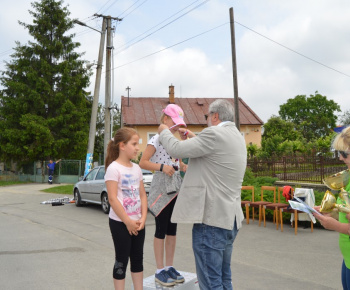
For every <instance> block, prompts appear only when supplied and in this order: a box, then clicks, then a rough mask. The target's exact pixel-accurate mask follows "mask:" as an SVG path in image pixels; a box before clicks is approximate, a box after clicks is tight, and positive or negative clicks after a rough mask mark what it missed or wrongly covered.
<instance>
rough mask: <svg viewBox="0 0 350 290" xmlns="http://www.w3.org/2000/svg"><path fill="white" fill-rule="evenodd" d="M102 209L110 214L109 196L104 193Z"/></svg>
mask: <svg viewBox="0 0 350 290" xmlns="http://www.w3.org/2000/svg"><path fill="white" fill-rule="evenodd" d="M101 207H102V211H103V212H104V213H105V214H107V213H109V209H110V207H111V206H110V205H109V202H108V195H107V193H106V192H104V193H102V196H101Z"/></svg>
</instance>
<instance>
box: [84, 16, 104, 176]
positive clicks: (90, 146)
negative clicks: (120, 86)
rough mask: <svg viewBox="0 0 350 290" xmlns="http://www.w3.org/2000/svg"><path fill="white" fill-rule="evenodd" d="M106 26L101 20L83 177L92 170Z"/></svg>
mask: <svg viewBox="0 0 350 290" xmlns="http://www.w3.org/2000/svg"><path fill="white" fill-rule="evenodd" d="M106 26H107V22H106V19H103V21H102V31H101V32H100V33H101V39H100V49H99V53H98V61H97V69H96V81H95V90H94V98H93V100H92V108H91V120H90V131H89V140H88V149H87V154H86V163H85V171H84V176H85V175H86V174H88V173H89V172H90V170H91V169H92V162H93V159H94V158H93V155H94V146H95V136H96V121H97V111H98V100H99V94H100V85H101V73H102V61H103V48H104V46H105V39H106Z"/></svg>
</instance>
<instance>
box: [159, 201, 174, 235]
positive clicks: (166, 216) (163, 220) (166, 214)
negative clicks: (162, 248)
mask: <svg viewBox="0 0 350 290" xmlns="http://www.w3.org/2000/svg"><path fill="white" fill-rule="evenodd" d="M176 199H177V197H175V198H174V199H173V200H172V201H171V202H169V204H168V205H167V206H166V207H165V208H164V209H163V210H162V211H161V213H160V214H159V215H158V216H157V217H156V218H155V219H156V232H155V234H154V237H156V238H157V239H161V240H163V239H165V235H168V236H176V229H177V224H174V223H172V222H171V221H170V219H171V215H172V214H173V209H174V206H175V202H176Z"/></svg>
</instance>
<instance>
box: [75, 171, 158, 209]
mask: <svg viewBox="0 0 350 290" xmlns="http://www.w3.org/2000/svg"><path fill="white" fill-rule="evenodd" d="M142 175H143V183H144V185H145V190H146V194H147V195H148V193H149V189H150V186H151V182H152V179H153V173H152V172H151V171H149V170H145V169H142ZM104 176H105V167H104V166H97V167H95V168H94V169H92V170H91V171H90V172H89V173H88V174H87V175H86V176H85V177H84V178H83V179H82V180H81V181H78V182H77V183H76V184H75V185H74V188H73V193H74V200H75V205H76V206H78V207H79V206H82V205H83V204H84V203H94V204H99V205H101V207H102V211H103V212H104V213H106V214H107V213H109V209H110V205H109V202H108V194H107V189H106V184H105V180H104Z"/></svg>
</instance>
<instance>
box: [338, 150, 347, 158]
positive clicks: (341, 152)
mask: <svg viewBox="0 0 350 290" xmlns="http://www.w3.org/2000/svg"><path fill="white" fill-rule="evenodd" d="M338 152H339V154H340V155H341V156H342V157H343V158H344V159H346V158H348V156H349V155H350V153H349V152H345V151H338Z"/></svg>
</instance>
